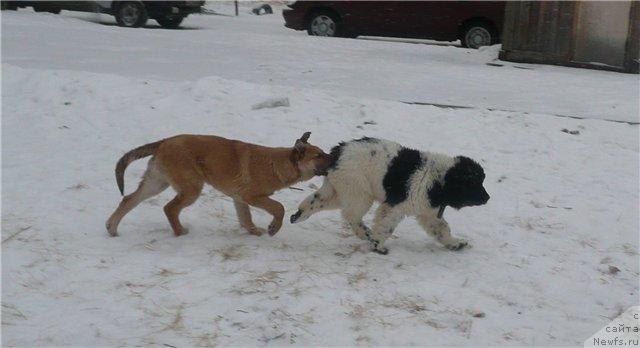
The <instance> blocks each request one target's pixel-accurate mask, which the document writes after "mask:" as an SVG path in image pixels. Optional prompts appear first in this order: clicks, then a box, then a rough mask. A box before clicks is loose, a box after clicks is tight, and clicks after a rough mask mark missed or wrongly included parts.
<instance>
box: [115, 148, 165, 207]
mask: <svg viewBox="0 0 640 348" xmlns="http://www.w3.org/2000/svg"><path fill="white" fill-rule="evenodd" d="M163 141H164V140H160V141H156V142H155V143H149V144H145V145H142V146H140V147H136V148H135V149H133V150H131V151H129V152H127V153H125V154H124V156H122V157H120V159H119V160H118V164H116V182H117V183H118V188H119V189H120V194H122V195H124V171H125V169H127V167H128V166H129V164H130V163H131V162H133V161H135V160H138V159H141V158H144V157H147V156H151V155H153V154H155V153H156V150H157V149H158V147H159V146H160V144H162V142H163Z"/></svg>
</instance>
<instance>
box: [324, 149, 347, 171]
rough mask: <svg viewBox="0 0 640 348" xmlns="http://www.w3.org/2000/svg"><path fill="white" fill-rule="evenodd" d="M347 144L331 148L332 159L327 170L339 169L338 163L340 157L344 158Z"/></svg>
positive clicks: (330, 155)
mask: <svg viewBox="0 0 640 348" xmlns="http://www.w3.org/2000/svg"><path fill="white" fill-rule="evenodd" d="M345 145H346V143H344V142H341V143H340V144H338V145H336V146H334V147H333V148H331V152H329V157H330V158H331V162H330V163H329V167H328V168H327V170H328V171H329V170H335V169H336V168H337V167H338V161H339V160H340V156H342V149H343V148H344V146H345Z"/></svg>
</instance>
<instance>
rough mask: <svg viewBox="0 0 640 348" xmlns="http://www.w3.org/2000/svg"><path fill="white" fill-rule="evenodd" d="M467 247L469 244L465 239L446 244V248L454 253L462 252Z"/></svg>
mask: <svg viewBox="0 0 640 348" xmlns="http://www.w3.org/2000/svg"><path fill="white" fill-rule="evenodd" d="M466 246H469V242H467V241H466V240H464V239H456V240H454V241H452V242H451V243H448V244H445V248H447V249H449V250H453V251H457V250H462V249H463V248H464V247H466Z"/></svg>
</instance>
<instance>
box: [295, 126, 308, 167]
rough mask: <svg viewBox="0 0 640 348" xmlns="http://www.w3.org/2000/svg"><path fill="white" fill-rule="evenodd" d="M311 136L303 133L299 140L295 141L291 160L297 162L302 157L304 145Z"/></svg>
mask: <svg viewBox="0 0 640 348" xmlns="http://www.w3.org/2000/svg"><path fill="white" fill-rule="evenodd" d="M310 136H311V132H305V133H304V134H302V136H301V137H300V139H298V140H296V144H295V145H294V146H293V153H292V154H291V160H293V161H294V162H298V160H300V159H301V158H302V157H304V145H305V144H307V140H309V137H310Z"/></svg>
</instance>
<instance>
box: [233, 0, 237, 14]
mask: <svg viewBox="0 0 640 348" xmlns="http://www.w3.org/2000/svg"><path fill="white" fill-rule="evenodd" d="M233 3H234V4H235V5H236V17H238V0H235V1H234V2H233Z"/></svg>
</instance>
